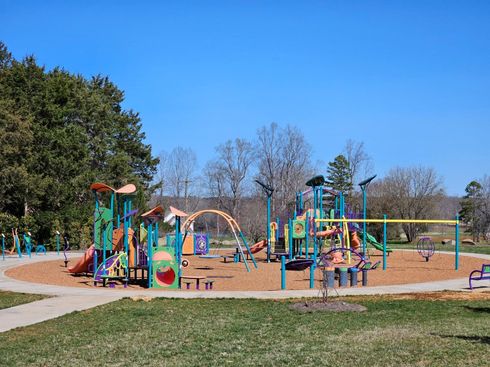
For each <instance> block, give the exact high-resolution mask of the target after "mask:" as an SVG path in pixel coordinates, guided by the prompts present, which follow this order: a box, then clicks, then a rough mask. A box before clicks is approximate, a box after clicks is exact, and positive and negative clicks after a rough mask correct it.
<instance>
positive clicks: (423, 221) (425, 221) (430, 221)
mask: <svg viewBox="0 0 490 367" xmlns="http://www.w3.org/2000/svg"><path fill="white" fill-rule="evenodd" d="M315 221H316V222H317V223H323V222H333V223H364V222H366V223H420V224H452V225H456V224H459V221H458V220H448V219H366V220H364V219H315Z"/></svg>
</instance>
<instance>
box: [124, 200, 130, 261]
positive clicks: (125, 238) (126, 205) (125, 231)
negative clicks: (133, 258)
mask: <svg viewBox="0 0 490 367" xmlns="http://www.w3.org/2000/svg"><path fill="white" fill-rule="evenodd" d="M127 213H128V202H127V200H126V198H124V204H123V216H124V217H125V218H124V222H123V226H124V227H123V228H124V229H123V231H124V232H123V236H124V252H125V253H126V254H127V253H128V247H129V244H128V224H129V221H128V217H126V214H127Z"/></svg>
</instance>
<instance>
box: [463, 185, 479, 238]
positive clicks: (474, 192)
mask: <svg viewBox="0 0 490 367" xmlns="http://www.w3.org/2000/svg"><path fill="white" fill-rule="evenodd" d="M465 192H466V195H465V196H464V197H463V200H461V211H460V218H461V220H462V221H463V222H464V223H466V224H468V226H469V231H470V232H471V234H472V236H473V241H475V242H478V241H479V240H480V234H481V231H482V224H483V223H482V220H483V218H482V216H481V210H480V206H481V204H482V200H483V187H482V185H481V184H480V183H479V182H478V181H471V182H470V183H469V184H468V185H467V186H466V188H465Z"/></svg>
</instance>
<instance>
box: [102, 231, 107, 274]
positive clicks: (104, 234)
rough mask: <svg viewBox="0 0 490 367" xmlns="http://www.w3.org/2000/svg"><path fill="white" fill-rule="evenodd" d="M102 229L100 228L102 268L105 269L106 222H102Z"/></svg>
mask: <svg viewBox="0 0 490 367" xmlns="http://www.w3.org/2000/svg"><path fill="white" fill-rule="evenodd" d="M102 225H103V229H102V264H104V269H105V258H106V253H105V252H106V250H107V248H106V237H107V236H106V232H107V224H106V223H102Z"/></svg>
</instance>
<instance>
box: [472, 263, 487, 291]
mask: <svg viewBox="0 0 490 367" xmlns="http://www.w3.org/2000/svg"><path fill="white" fill-rule="evenodd" d="M485 279H489V280H490V264H483V265H482V266H481V270H473V271H472V272H471V273H470V279H469V282H470V289H473V285H472V284H471V282H472V281H473V280H485Z"/></svg>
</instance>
